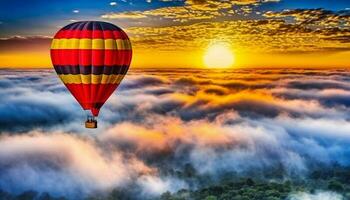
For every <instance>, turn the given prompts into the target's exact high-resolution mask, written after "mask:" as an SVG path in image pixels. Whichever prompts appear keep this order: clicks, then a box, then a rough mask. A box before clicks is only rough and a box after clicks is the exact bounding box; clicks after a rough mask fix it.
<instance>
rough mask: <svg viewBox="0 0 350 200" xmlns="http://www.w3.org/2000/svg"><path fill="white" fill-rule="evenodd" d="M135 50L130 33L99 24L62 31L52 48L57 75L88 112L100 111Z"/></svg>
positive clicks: (86, 23) (77, 25)
mask: <svg viewBox="0 0 350 200" xmlns="http://www.w3.org/2000/svg"><path fill="white" fill-rule="evenodd" d="M131 57H132V50H131V43H130V40H129V38H128V36H127V35H126V33H125V32H124V31H123V30H122V29H121V28H119V27H117V26H115V25H113V24H110V23H107V22H99V21H83V22H75V23H72V24H69V25H67V26H65V27H63V28H62V29H61V30H59V31H58V32H57V33H56V35H55V37H54V39H53V40H52V44H51V60H52V63H53V65H54V68H55V71H56V73H57V74H58V76H59V77H60V79H61V80H62V82H63V83H64V84H65V85H66V87H67V88H68V90H69V91H70V92H71V93H72V95H73V96H74V97H75V99H76V100H77V101H78V102H79V104H80V105H81V106H82V107H83V109H84V110H91V113H92V114H93V116H98V114H99V111H100V108H101V107H102V106H103V104H104V103H105V102H106V100H107V99H108V98H109V96H110V95H111V94H112V93H113V91H114V90H115V89H116V88H117V87H118V85H119V84H120V82H121V81H122V79H123V78H124V76H125V74H126V73H127V71H128V69H129V65H130V62H131Z"/></svg>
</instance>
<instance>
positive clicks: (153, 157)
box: [0, 69, 350, 199]
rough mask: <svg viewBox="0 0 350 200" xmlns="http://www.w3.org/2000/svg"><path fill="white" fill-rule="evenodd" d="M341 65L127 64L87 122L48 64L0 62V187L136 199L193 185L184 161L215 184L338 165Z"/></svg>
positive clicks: (345, 139) (344, 99) (344, 131)
mask: <svg viewBox="0 0 350 200" xmlns="http://www.w3.org/2000/svg"><path fill="white" fill-rule="evenodd" d="M349 73H350V72H349V71H348V70H340V69H339V70H331V69H330V70H303V69H254V70H244V69H236V70H192V69H178V70H157V71H154V70H151V69H150V70H131V72H130V73H129V74H128V76H127V77H126V78H125V80H124V81H123V84H122V85H121V86H120V87H119V89H118V92H117V93H115V94H113V95H112V96H111V98H110V99H109V100H108V102H107V103H106V105H105V106H104V107H103V108H102V110H101V115H100V117H99V128H98V129H97V130H87V129H84V128H83V123H82V122H83V121H84V112H83V111H82V109H81V108H80V107H79V105H78V103H76V102H75V99H74V98H73V97H71V96H70V94H69V93H68V92H67V91H66V89H65V88H64V86H63V85H62V84H61V83H60V82H59V81H58V78H57V77H56V75H55V74H54V72H53V71H51V70H1V71H0V76H1V79H0V88H1V90H0V91H1V92H0V93H1V96H2V98H1V99H0V105H1V106H0V113H1V115H0V133H1V137H0V146H1V148H0V188H2V189H4V190H6V191H10V192H14V193H20V192H23V191H26V190H37V191H40V192H49V193H51V194H53V195H56V196H66V197H70V198H73V199H74V198H77V197H78V196H88V195H91V194H95V193H99V192H104V191H110V190H112V189H114V188H119V189H123V190H127V191H129V190H131V191H130V192H131V193H133V194H134V195H135V198H136V197H137V196H138V195H140V194H142V195H150V196H154V195H155V196H156V195H159V194H161V193H163V192H165V191H168V190H169V191H173V192H174V191H177V190H179V189H181V188H196V187H198V185H200V184H201V183H200V182H198V181H197V180H194V179H191V178H189V177H186V176H185V175H184V174H186V173H187V172H186V171H188V170H189V169H191V171H194V173H196V175H197V176H198V177H201V176H202V177H210V179H208V181H214V182H215V180H219V179H220V178H221V177H223V176H224V175H225V174H227V173H235V174H237V176H254V177H261V178H267V177H269V174H268V172H269V171H271V170H280V171H281V174H280V176H281V177H284V178H285V179H290V178H298V177H304V176H307V175H308V173H309V172H310V170H312V169H314V168H318V167H322V166H330V165H332V164H334V163H338V164H340V165H343V166H348V165H349V164H350V160H349V156H350V151H349V150H348V148H347V147H348V145H349V143H350V137H349V130H350V123H349V121H348V120H349V114H348V113H349V106H350V103H349V101H348V99H349V97H350V85H349V83H348V80H349V79H348V76H349ZM24 176H26V177H27V178H26V179H23V178H22V177H24ZM130 188H132V189H130ZM303 195H304V194H301V196H303ZM305 195H306V194H305ZM305 195H304V196H305ZM299 196H300V195H299ZM299 196H298V197H297V196H292V197H291V198H292V199H293V198H294V199H298V198H299ZM304 196H303V197H300V198H301V199H303V198H311V197H304ZM300 198H299V199H300ZM312 198H313V197H312ZM312 198H311V199H312Z"/></svg>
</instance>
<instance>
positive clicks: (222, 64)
mask: <svg viewBox="0 0 350 200" xmlns="http://www.w3.org/2000/svg"><path fill="white" fill-rule="evenodd" d="M234 60H235V58H234V55H233V53H232V50H231V49H230V45H229V44H227V43H223V42H221V43H215V44H213V45H211V46H209V48H208V49H207V51H206V53H205V54H204V56H203V61H204V65H205V66H206V67H208V68H227V67H231V66H232V65H233V63H234Z"/></svg>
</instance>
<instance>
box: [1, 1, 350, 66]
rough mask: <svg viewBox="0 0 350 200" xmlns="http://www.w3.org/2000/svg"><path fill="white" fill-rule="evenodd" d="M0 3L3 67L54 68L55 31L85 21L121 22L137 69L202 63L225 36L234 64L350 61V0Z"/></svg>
mask: <svg viewBox="0 0 350 200" xmlns="http://www.w3.org/2000/svg"><path fill="white" fill-rule="evenodd" d="M0 7H1V8H0V38H1V39H0V67H2V68H13V67H20V68H33V67H45V68H50V67H51V66H52V65H51V61H50V55H49V49H50V43H51V39H52V37H53V35H54V34H55V33H56V32H57V31H58V30H59V29H60V28H62V27H63V26H65V25H67V24H69V23H72V22H74V21H79V20H84V21H85V20H99V21H107V22H111V23H113V24H116V25H117V26H120V27H122V28H123V29H124V30H125V31H126V33H127V34H128V35H129V36H130V39H131V42H132V46H133V52H134V54H133V60H132V64H131V67H133V68H153V67H162V68H185V67H189V68H203V67H206V66H204V64H203V56H204V55H205V52H206V51H207V49H208V48H209V47H210V46H211V45H213V44H216V43H222V42H223V43H226V44H228V45H229V47H230V51H231V53H232V54H233V55H234V58H235V61H234V63H233V65H232V67H236V68H240V67H265V68H267V67H286V68H291V67H303V68H305V67H317V68H319V67H328V68H332V67H349V66H350V61H349V59H348V58H349V57H350V24H349V21H350V3H349V1H347V0H339V1H336V2H334V1H333V2H332V1H328V0H303V1H295V0H221V1H219V0H158V1H155V0H147V1H142V0H116V1H104V0H101V1H92V0H90V1H79V0H77V1H66V0H61V1H50V2H48V1H43V0H32V1H24V0H19V1H16V2H14V1H9V0H3V1H1V6H0ZM218 59H220V58H218Z"/></svg>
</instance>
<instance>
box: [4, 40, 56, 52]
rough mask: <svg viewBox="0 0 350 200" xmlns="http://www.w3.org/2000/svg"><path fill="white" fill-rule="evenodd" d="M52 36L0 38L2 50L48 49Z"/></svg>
mask: <svg viewBox="0 0 350 200" xmlns="http://www.w3.org/2000/svg"><path fill="white" fill-rule="evenodd" d="M50 44H51V38H49V37H45V36H35V37H21V36H15V37H11V38H0V52H11V51H28V50H32V51H33V50H39V49H41V50H45V49H46V50H48V49H50Z"/></svg>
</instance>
